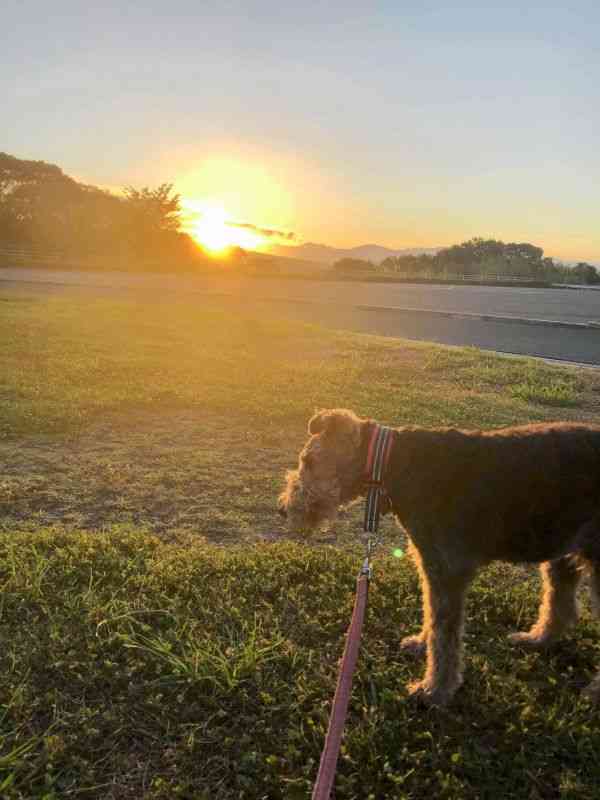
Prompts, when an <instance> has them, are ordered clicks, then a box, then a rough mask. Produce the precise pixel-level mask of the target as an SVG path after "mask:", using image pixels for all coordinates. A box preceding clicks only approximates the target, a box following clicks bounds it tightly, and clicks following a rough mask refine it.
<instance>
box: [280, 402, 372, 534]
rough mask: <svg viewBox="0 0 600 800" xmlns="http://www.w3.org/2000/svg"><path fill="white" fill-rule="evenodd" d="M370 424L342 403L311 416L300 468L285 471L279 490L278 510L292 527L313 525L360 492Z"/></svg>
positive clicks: (302, 529)
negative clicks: (342, 407) (341, 407)
mask: <svg viewBox="0 0 600 800" xmlns="http://www.w3.org/2000/svg"><path fill="white" fill-rule="evenodd" d="M368 424H369V421H368V420H362V419H360V418H359V417H357V416H356V414H354V413H353V412H352V411H348V410H346V409H331V410H328V411H320V412H319V413H318V414H315V416H314V417H313V418H312V419H311V420H310V422H309V423H308V433H309V435H310V438H309V440H308V442H307V443H306V444H305V445H304V448H303V449H302V451H301V452H300V458H299V462H298V469H295V470H291V471H289V472H288V473H287V475H286V486H285V489H284V490H283V492H282V493H281V495H280V496H279V504H278V507H279V513H280V514H281V515H282V516H284V517H286V518H287V519H288V520H289V523H290V527H291V528H292V529H293V530H295V531H297V532H306V531H311V530H314V529H315V528H318V527H320V526H321V525H322V524H323V523H324V522H326V521H332V520H334V519H335V518H336V516H337V513H338V509H339V507H340V506H342V505H345V504H346V503H349V502H350V501H352V500H354V499H355V498H356V497H358V495H359V494H360V492H361V489H362V485H363V471H364V467H365V456H366V438H367V433H366V429H367V426H368Z"/></svg>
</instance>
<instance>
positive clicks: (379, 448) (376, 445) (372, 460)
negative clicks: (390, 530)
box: [364, 424, 394, 533]
mask: <svg viewBox="0 0 600 800" xmlns="http://www.w3.org/2000/svg"><path fill="white" fill-rule="evenodd" d="M393 443H394V431H393V430H392V428H387V427H386V426H385V425H377V424H375V425H373V429H372V431H371V435H370V437H369V448H368V451H367V465H366V469H365V486H366V488H367V500H366V505H365V521H364V530H365V532H366V533H374V532H375V531H376V530H377V528H378V526H379V515H380V513H381V500H382V499H383V500H384V501H385V502H386V503H387V504H388V505H389V504H390V499H389V497H388V494H387V492H386V490H385V487H384V485H383V477H384V475H385V471H386V469H387V465H388V461H389V459H390V453H391V452H392V446H393Z"/></svg>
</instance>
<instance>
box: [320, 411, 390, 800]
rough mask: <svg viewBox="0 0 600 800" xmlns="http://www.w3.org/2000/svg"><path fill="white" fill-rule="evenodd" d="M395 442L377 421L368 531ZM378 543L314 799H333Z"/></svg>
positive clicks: (359, 590) (365, 572)
mask: <svg viewBox="0 0 600 800" xmlns="http://www.w3.org/2000/svg"><path fill="white" fill-rule="evenodd" d="M393 442H394V434H393V431H392V430H391V429H390V428H385V427H383V426H381V425H374V426H373V431H372V433H371V438H370V441H369V449H368V456H367V469H366V486H367V489H368V491H367V501H366V507H365V521H364V530H365V532H366V533H367V534H371V533H373V534H375V535H376V534H377V529H378V526H379V507H380V502H381V499H382V498H384V499H386V500H387V495H386V492H385V489H384V487H383V477H384V475H385V469H386V467H387V464H388V461H389V457H390V453H391V450H392V446H393ZM376 545H377V539H375V541H373V540H372V539H371V538H370V537H369V538H368V540H367V545H366V555H365V560H364V562H363V565H362V568H361V570H360V573H359V575H358V579H357V581H356V599H355V601H354V611H353V612H352V619H351V621H350V627H349V628H348V633H347V634H346V645H345V647H344V655H343V656H342V661H341V665H340V673H339V675H338V682H337V686H336V688H335V695H334V698H333V706H332V709H331V716H330V717H329V727H328V728H327V736H326V737H325V747H324V748H323V753H322V754H321V762H320V764H319V772H318V773H317V780H316V781H315V785H314V788H313V793H312V800H329V798H330V796H331V790H332V789H333V781H334V780H335V770H336V767H337V762H338V757H339V754H340V745H341V743H342V733H343V731H344V722H345V721H346V714H347V712H348V703H349V701H350V692H351V690H352V675H353V673H354V670H355V668H356V662H357V661H358V648H359V646H360V635H361V633H362V627H363V622H364V621H365V613H366V609H367V598H368V594H369V581H370V579H371V567H370V564H369V557H370V555H371V554H372V552H373V550H374V549H375V547H376Z"/></svg>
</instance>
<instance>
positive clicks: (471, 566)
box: [279, 409, 600, 706]
mask: <svg viewBox="0 0 600 800" xmlns="http://www.w3.org/2000/svg"><path fill="white" fill-rule="evenodd" d="M373 424H374V423H373V421H372V420H368V419H360V418H359V417H357V416H356V415H355V414H354V413H353V412H352V411H348V410H345V409H333V410H329V411H323V412H320V413H319V414H317V415H316V416H314V417H313V418H312V419H311V420H310V423H309V434H310V438H309V440H308V442H307V443H306V445H305V447H304V449H303V450H302V452H301V453H300V460H299V465H298V469H297V470H294V471H291V472H288V474H287V480H286V487H285V489H284V491H283V492H282V494H281V496H280V498H279V509H280V512H281V513H282V514H283V515H284V516H287V517H288V518H289V520H290V523H291V524H292V526H293V527H294V528H296V529H297V530H306V529H313V528H315V527H317V526H319V525H320V524H321V523H323V522H324V521H326V520H328V519H334V518H335V516H336V514H337V511H338V509H339V507H340V506H342V505H345V504H347V503H349V502H351V501H352V500H355V499H356V498H357V497H359V496H360V495H361V494H363V490H364V469H365V463H366V457H367V447H368V440H369V436H370V431H371V430H372V428H371V426H372V425H373ZM384 485H385V488H386V490H387V493H388V495H389V497H390V500H391V508H392V512H393V514H394V515H395V517H396V518H397V520H398V521H399V522H400V523H401V525H402V526H403V527H404V528H405V529H406V531H407V533H408V535H409V538H410V541H411V552H412V556H413V559H414V561H415V563H416V566H417V569H418V571H419V575H420V579H421V586H422V593H423V626H422V629H421V632H420V633H419V634H418V635H416V636H411V637H409V638H408V639H405V640H403V642H402V644H401V646H402V648H403V649H404V650H405V651H407V652H411V653H414V654H420V653H424V654H425V653H426V655H427V667H426V670H425V675H424V676H423V678H422V680H420V681H419V682H418V683H416V684H414V685H412V686H411V687H410V691H411V693H412V694H414V695H415V696H417V697H418V698H420V699H422V700H423V701H424V702H426V703H428V704H431V705H440V706H441V705H445V704H446V703H447V702H448V701H449V700H450V698H451V697H452V695H453V694H454V692H455V691H456V689H457V688H458V687H459V686H460V684H461V681H462V650H463V645H462V634H463V624H464V602H465V595H466V591H467V587H468V585H469V583H470V582H471V580H472V579H473V576H474V575H475V573H476V571H477V570H478V569H479V568H480V567H482V566H484V565H485V564H489V563H490V562H492V561H495V560H505V561H511V562H530V563H531V562H534V563H539V564H541V574H542V577H543V592H542V600H541V604H540V610H539V615H538V620H537V622H536V623H535V624H534V626H533V627H532V628H531V630H529V631H526V632H522V633H516V634H513V635H512V636H511V637H510V638H511V640H512V641H513V642H515V643H517V644H520V645H523V646H528V647H533V648H543V647H546V646H548V645H550V644H552V642H554V641H555V640H556V639H557V638H558V637H559V636H560V635H561V634H562V633H563V632H564V631H565V629H566V628H567V627H568V626H569V625H571V624H572V623H573V622H575V620H576V619H577V604H576V600H575V593H576V589H577V585H578V582H579V579H580V577H581V575H582V568H584V567H585V568H587V570H588V572H589V576H590V586H591V591H592V600H593V606H594V608H595V609H596V612H597V613H598V614H600V426H593V425H583V424H581V425H580V424H571V423H553V424H539V425H525V426H521V427H514V428H504V429H502V430H493V431H464V430H454V429H448V428H438V429H433V430H429V429H425V428H419V427H405V428H398V429H397V430H396V438H395V442H394V448H393V451H392V455H391V459H390V463H389V465H388V470H387V474H386V476H385V480H384ZM584 691H585V693H586V695H587V697H588V698H589V699H591V700H592V701H595V702H600V672H599V673H598V675H597V676H596V677H595V678H594V679H593V680H592V682H591V684H590V685H589V686H588V687H587V689H585V690H584Z"/></svg>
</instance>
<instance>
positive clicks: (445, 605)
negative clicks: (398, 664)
mask: <svg viewBox="0 0 600 800" xmlns="http://www.w3.org/2000/svg"><path fill="white" fill-rule="evenodd" d="M472 576H473V571H468V572H467V571H465V572H461V573H458V574H457V573H455V572H452V573H450V572H449V571H448V570H447V569H446V568H442V567H440V565H438V564H436V565H430V564H427V565H426V566H425V568H424V569H422V571H421V578H422V582H423V608H424V619H425V624H426V625H427V629H426V645H427V667H426V670H425V675H424V676H423V678H422V680H420V681H418V682H416V683H413V684H411V685H410V686H409V692H410V694H411V695H413V696H414V697H415V698H416V699H418V700H421V701H423V702H425V703H426V704H427V705H434V706H444V705H446V704H447V703H448V702H449V700H450V699H451V697H452V695H453V694H454V692H455V691H456V690H457V689H458V687H459V686H460V684H461V683H462V650H463V644H462V633H463V624H464V602H465V595H466V590H467V586H468V585H469V582H470V580H471V578H472Z"/></svg>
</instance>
